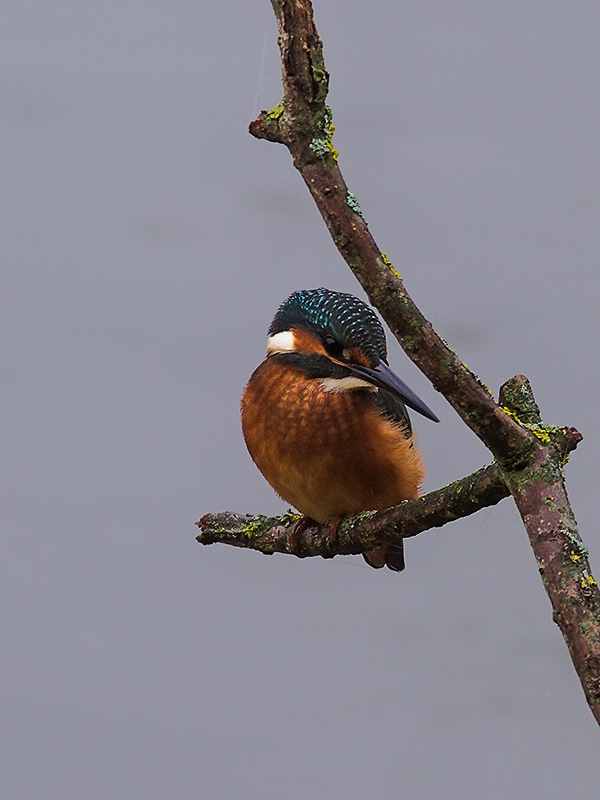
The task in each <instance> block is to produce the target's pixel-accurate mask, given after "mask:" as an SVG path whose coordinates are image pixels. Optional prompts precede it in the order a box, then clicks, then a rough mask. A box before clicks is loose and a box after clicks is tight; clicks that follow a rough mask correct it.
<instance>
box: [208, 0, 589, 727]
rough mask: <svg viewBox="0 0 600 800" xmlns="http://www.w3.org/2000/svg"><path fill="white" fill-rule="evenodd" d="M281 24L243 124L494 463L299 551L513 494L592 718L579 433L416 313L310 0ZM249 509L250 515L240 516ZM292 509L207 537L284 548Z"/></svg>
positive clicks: (408, 528)
mask: <svg viewBox="0 0 600 800" xmlns="http://www.w3.org/2000/svg"><path fill="white" fill-rule="evenodd" d="M271 4H272V6H273V10H274V12H275V16H276V18H277V24H278V29H279V37H278V41H279V48H280V52H281V64H282V76H283V100H282V102H281V104H280V105H278V106H277V107H275V108H274V109H272V110H271V111H263V112H261V114H260V116H259V117H258V119H256V120H254V122H252V123H251V125H250V132H251V133H252V134H253V135H254V136H256V137H257V138H259V139H267V140H269V141H272V142H279V143H281V144H284V145H285V146H286V147H287V148H288V149H289V151H290V153H291V155H292V158H293V161H294V166H295V167H296V168H297V169H298V171H299V172H300V174H301V175H302V177H303V179H304V181H305V183H306V185H307V186H308V189H309V191H310V193H311V195H312V196H313V199H314V200H315V202H316V204H317V206H318V208H319V211H320V212H321V215H322V216H323V219H324V221H325V224H326V225H327V228H328V229H329V232H330V233H331V236H332V238H333V241H334V243H335V245H336V247H337V248H338V250H339V251H340V253H341V255H342V256H343V258H344V259H345V261H346V263H347V264H348V266H349V267H350V269H351V270H352V272H353V273H354V275H355V276H356V278H357V279H358V281H359V282H360V284H361V286H362V287H363V289H364V290H365V292H366V293H367V295H368V297H369V299H370V301H371V303H372V304H373V305H374V306H375V307H376V308H377V309H378V310H379V311H380V313H381V315H382V317H383V318H384V320H385V321H386V322H387V324H388V326H389V327H390V329H391V331H392V332H393V333H394V335H395V336H396V338H397V339H398V341H399V342H400V344H401V346H402V347H403V349H404V350H405V352H406V353H407V355H408V356H409V358H411V359H412V361H413V362H414V363H415V364H416V365H417V366H418V367H419V368H420V369H421V370H422V372H423V373H424V374H425V375H426V376H427V377H428V378H429V380H430V381H431V383H432V384H433V386H434V387H435V388H436V389H437V390H438V391H439V392H441V394H443V395H444V397H445V398H446V400H448V402H449V403H450V404H451V405H452V406H453V408H454V409H455V410H456V411H457V412H458V414H459V415H460V416H461V417H462V419H463V421H464V422H465V424H466V425H468V426H469V428H470V429H471V430H472V431H473V432H474V433H475V434H476V435H477V436H478V437H479V438H480V439H481V440H482V441H483V443H484V444H485V445H486V446H487V447H488V448H489V450H490V451H491V453H492V455H493V456H494V459H495V464H494V465H492V466H491V467H487V468H486V469H485V470H483V471H480V472H479V473H475V474H474V475H473V476H469V477H468V478H464V479H463V480H462V481H457V482H456V483H455V484H452V485H451V486H449V487H446V488H445V489H440V490H438V491H437V492H432V493H430V494H429V495H426V496H425V497H422V498H420V499H418V500H413V501H409V502H406V503H403V504H402V505H400V506H398V507H396V508H394V509H389V510H387V511H381V512H370V513H368V514H364V515H359V517H354V518H351V519H349V520H346V521H345V522H344V523H342V525H341V526H340V530H339V534H338V537H337V538H336V541H335V542H334V543H331V542H329V541H328V540H327V538H326V536H325V535H324V533H323V532H322V531H321V532H319V531H318V530H315V529H310V528H309V529H307V530H305V531H304V533H303V534H302V536H301V537H300V538H299V541H298V542H297V543H296V549H297V551H298V552H296V554H297V555H302V556H307V555H325V556H332V555H335V554H336V553H355V552H362V551H363V550H367V549H370V548H372V547H373V546H374V545H377V544H383V543H386V542H389V543H393V542H397V541H398V540H399V539H402V538H404V537H406V536H409V535H415V533H419V532H420V531H422V530H424V529H425V527H423V526H426V527H433V526H437V525H440V524H444V523H445V522H447V521H450V520H451V519H457V518H458V517H460V516H466V515H467V514H470V513H473V512H474V511H475V510H477V508H481V507H483V506H484V505H490V504H492V503H496V502H498V500H500V499H501V498H502V497H503V496H505V495H506V494H507V493H508V492H510V494H511V495H512V496H513V498H514V500H515V502H516V504H517V507H518V509H519V512H520V514H521V517H522V519H523V522H524V525H525V528H526V530H527V533H528V535H529V540H530V543H531V546H532V548H533V551H534V553H535V557H536V561H537V564H538V568H539V571H540V575H541V577H542V581H543V583H544V587H545V589H546V591H547V593H548V596H549V598H550V602H551V603H552V608H553V617H554V619H555V621H556V622H557V623H558V625H559V627H560V629H561V631H562V634H563V636H564V638H565V641H566V643H567V646H568V648H569V651H570V653H571V657H572V659H573V663H574V666H575V669H576V670H577V673H578V675H579V678H580V680H581V683H582V686H583V689H584V692H585V695H586V698H587V701H588V703H589V705H590V708H591V710H592V713H593V714H594V716H595V717H596V719H597V721H598V722H599V723H600V592H599V590H598V586H597V584H596V581H595V580H594V578H593V576H592V573H591V569H590V566H589V563H588V558H587V552H586V550H585V547H584V545H583V542H582V541H581V539H580V537H579V534H578V532H577V524H576V522H575V518H574V515H573V511H572V509H571V506H570V503H569V500H568V497H567V492H566V488H565V485H564V478H563V466H564V463H565V461H566V458H567V455H568V453H569V452H570V451H572V450H574V449H575V447H576V446H577V444H578V442H579V441H580V440H581V438H582V437H581V434H579V433H578V432H577V431H576V430H575V429H574V428H568V427H565V428H551V427H546V426H544V425H543V424H542V422H541V419H540V416H539V410H538V408H537V405H536V403H535V400H534V398H533V394H532V391H531V387H530V386H529V383H528V381H527V379H526V378H524V377H523V376H516V378H513V379H511V380H510V381H508V382H507V383H506V384H505V385H504V386H503V387H502V390H501V393H500V398H499V403H496V402H495V401H494V399H493V397H492V395H491V393H490V392H489V390H488V389H487V387H486V386H484V385H483V384H482V383H481V382H480V381H479V380H478V378H477V376H476V375H474V374H473V373H472V372H471V371H470V370H469V369H468V368H467V366H466V365H465V364H464V363H463V362H462V361H461V360H460V359H459V358H458V356H457V355H456V353H454V351H453V350H451V349H450V348H449V347H448V345H447V344H446V343H445V342H444V341H443V340H442V339H441V338H440V337H439V336H438V335H437V333H436V332H435V331H434V329H433V327H432V325H431V323H430V322H428V321H427V320H426V319H425V317H424V316H423V315H422V314H421V312H420V311H419V309H418V308H417V307H416V305H415V304H414V302H413V301H412V299H411V298H410V296H409V295H408V293H407V291H406V289H405V287H404V283H403V281H402V279H401V278H400V276H399V274H398V272H397V271H396V270H395V269H394V267H393V265H392V264H391V262H390V261H389V259H388V258H387V256H385V255H384V254H383V253H382V252H381V250H380V249H379V247H378V246H377V244H376V243H375V240H374V239H373V237H372V236H371V233H370V231H369V228H368V225H367V222H366V220H365V219H364V217H363V215H362V212H361V210H360V208H359V206H358V203H357V201H356V198H355V197H354V195H352V194H351V193H350V192H349V191H348V187H347V186H346V183H345V181H344V179H343V177H342V173H341V171H340V169H339V166H338V154H337V152H336V151H335V149H334V146H333V142H332V136H333V121H332V114H331V110H330V109H329V108H328V106H327V105H326V103H325V101H326V97H327V90H328V80H329V76H328V74H327V71H326V69H325V63H324V60H323V48H322V44H321V40H320V39H319V35H318V33H317V30H316V27H315V24H314V19H313V10H312V4H311V3H310V2H309V0H271ZM249 520H250V522H248V521H249ZM289 522H290V519H289V518H286V517H284V518H279V519H277V520H271V519H265V518H260V517H250V518H248V517H237V516H235V515H227V514H218V515H210V514H207V515H205V516H204V517H202V519H201V520H199V523H198V524H199V526H200V527H201V529H202V533H201V534H200V536H199V537H198V540H199V541H201V542H202V543H204V544H210V543H213V542H216V541H220V542H227V543H229V544H233V545H236V546H245V547H253V548H254V549H258V550H261V551H262V552H290V542H289V535H288V534H289V530H288V527H289Z"/></svg>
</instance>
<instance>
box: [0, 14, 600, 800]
mask: <svg viewBox="0 0 600 800" xmlns="http://www.w3.org/2000/svg"><path fill="white" fill-rule="evenodd" d="M316 19H317V24H318V27H319V30H320V33H321V35H322V37H323V39H324V43H325V56H326V60H327V65H328V68H329V70H330V72H331V76H332V77H331V95H330V101H331V105H332V106H333V110H334V119H335V123H336V126H337V131H336V136H335V144H336V146H337V147H338V149H339V150H340V152H341V156H340V163H341V166H342V169H343V171H344V174H345V176H346V179H347V181H348V183H349V186H350V188H351V190H352V191H353V192H354V193H355V194H356V196H357V197H358V200H359V202H360V203H361V206H362V208H363V211H364V213H365V215H366V217H367V219H368V220H369V221H370V225H371V229H372V231H373V233H374V235H375V237H376V239H377V241H378V243H379V245H380V246H381V247H382V249H383V250H384V251H385V252H386V253H387V254H388V255H389V257H390V258H391V259H392V260H393V261H394V263H395V265H396V266H397V268H398V269H399V271H400V273H401V274H402V275H403V277H404V278H405V280H406V283H407V287H408V289H409V291H410V292H411V293H412V294H413V296H414V298H415V300H416V301H417V302H418V304H419V305H420V306H421V308H422V310H423V312H424V313H425V315H426V316H427V317H428V318H430V319H431V320H432V321H433V322H434V323H435V325H436V326H437V327H438V329H439V331H440V333H441V334H442V335H443V336H444V337H445V338H446V339H447V340H448V341H449V342H450V343H451V344H452V346H454V347H455V349H457V350H458V352H459V353H460V355H461V357H463V358H464V360H465V361H466V362H467V363H468V364H469V365H470V366H471V367H472V368H474V369H475V370H476V372H477V373H478V374H479V375H480V377H481V378H482V379H483V380H484V381H485V382H486V383H487V384H488V385H489V386H490V387H492V388H493V389H494V390H497V389H498V387H499V385H500V384H501V383H502V382H503V381H504V380H505V379H507V378H508V377H510V376H511V375H513V374H515V373H517V372H524V373H525V374H526V375H528V376H529V378H530V379H531V381H532V383H533V386H534V389H535V392H536V396H537V399H538V402H539V404H540V405H541V407H542V410H543V414H544V418H545V420H546V421H547V422H552V423H556V424H569V425H575V426H577V427H578V428H579V429H580V430H581V431H582V432H583V434H584V436H585V440H584V442H583V444H582V445H581V446H580V449H579V450H578V451H577V453H575V454H574V455H573V456H572V458H571V463H570V464H569V466H568V469H567V477H568V482H569V490H570V495H571V499H572V501H573V503H574V507H575V511H576V515H577V517H578V520H579V523H580V526H581V531H582V534H583V536H584V539H585V541H586V543H587V545H588V547H589V549H590V551H591V556H592V563H595V564H596V569H597V570H599V571H600V567H598V565H599V564H600V542H599V539H598V532H597V531H598V527H597V516H598V515H597V503H598V475H599V464H598V452H599V449H600V441H599V437H600V423H599V420H598V411H597V405H598V402H597V398H598V396H599V393H600V386H599V380H598V358H597V351H598V343H599V338H600V326H599V324H598V313H597V308H598V294H599V293H598V289H599V282H598V252H599V250H600V247H599V245H600V242H599V238H600V225H599V224H598V212H599V210H600V188H599V187H600V174H599V171H600V170H599V167H600V163H599V152H600V151H599V147H598V143H599V142H600V112H599V102H598V95H599V90H600V48H598V30H599V25H600V6H599V5H598V4H596V3H591V2H577V0H576V1H575V2H571V3H559V2H553V1H552V0H550V1H548V0H546V1H545V2H528V3H522V2H519V3H517V2H506V3H502V4H499V3H487V2H485V3H482V2H474V1H473V2H468V1H467V0H456V2H438V3H435V2H426V1H425V2H423V0H421V2H419V3H407V2H404V3H396V2H392V1H391V0H386V1H385V2H379V3H376V4H371V3H366V2H357V0H354V2H346V3H343V2H341V1H340V0H319V2H317V8H316ZM275 35H276V32H275V24H274V20H273V19H272V13H271V9H270V6H269V4H268V3H267V0H260V2H259V0H251V1H250V2H230V1H229V0H221V2H219V3H210V4H209V3H201V2H191V1H186V0H179V1H175V0H172V2H158V0H154V1H153V2H150V1H148V2H141V1H139V2H135V1H134V0H121V2H118V3H117V2H114V0H106V1H105V2H103V3H85V2H84V3H82V2H75V1H74V0H72V1H71V2H68V0H57V1H56V2H54V3H39V2H38V3H35V2H27V0H18V2H17V1H16V0H5V2H4V3H3V4H2V25H1V26H0V65H1V68H0V74H1V78H0V86H1V97H0V100H1V103H0V136H1V141H2V145H1V148H0V164H1V166H0V169H1V176H0V183H1V186H2V192H1V196H2V201H1V202H2V208H1V213H0V226H1V240H2V245H1V249H2V262H3V266H2V278H1V284H0V288H1V291H0V303H1V310H0V316H1V324H2V366H1V371H2V455H3V458H2V472H3V475H2V494H3V499H2V504H1V508H2V539H1V542H2V545H1V546H2V556H1V565H2V566H1V570H2V575H1V579H0V586H1V590H0V591H1V595H2V608H3V615H2V647H1V659H2V668H1V673H2V711H1V715H2V728H3V746H2V759H3V762H4V763H3V764H2V767H1V775H2V778H1V781H2V784H3V788H2V797H3V798H8V799H9V800H25V799H26V798H27V800H29V799H30V798H31V799H32V800H33V798H35V799H36V800H37V799H38V798H39V799H40V800H41V798H44V799H45V798H55V797H56V798H66V797H69V798H86V800H96V799H98V800H113V799H115V800H116V799H117V798H118V799H119V800H121V799H124V798H127V799H129V798H144V800H154V799H155V798H167V797H169V798H170V797H175V798H178V799H179V798H180V799H181V800H186V799H187V798H198V797H202V798H204V797H206V798H218V799H219V800H220V799H221V798H266V799H267V800H271V798H273V799H276V798H277V799H279V798H291V799H292V800H296V798H311V800H315V799H316V800H319V799H320V798H352V799H354V798H357V799H358V798H365V797H377V798H392V797H393V798H396V797H404V798H411V800H412V799H414V800H420V799H421V798H423V800H426V799H427V800H428V799H429V798H432V797H440V798H448V799H450V800H454V798H456V799H457V800H458V798H460V799H461V800H470V799H471V798H490V799H491V800H495V798H498V800H500V799H502V800H505V799H506V798H532V797H544V798H562V797H564V796H565V795H566V793H567V792H569V793H570V794H574V793H576V794H578V795H580V796H584V794H586V793H587V796H590V797H591V796H595V794H596V792H597V791H598V786H600V757H599V744H600V741H599V739H600V737H599V735H598V729H597V726H596V725H595V723H594V721H593V719H592V716H591V714H590V713H589V711H588V710H587V707H586V705H585V702H584V699H583V695H582V692H581V689H580V687H579V684H578V681H577V678H576V676H575V674H574V672H573V669H572V667H571V666H570V662H569V658H568V654H567V651H566V648H565V646H564V644H563V643H562V640H561V638H560V635H559V633H558V630H557V628H556V627H555V626H554V624H553V623H552V621H551V615H550V607H549V603H548V600H547V599H546V596H545V594H544V592H543V589H542V586H541V583H540V580H539V578H538V574H537V570H536V567H535V563H534V559H533V556H532V554H531V551H530V548H529V545H528V542H527V538H526V535H525V533H524V531H523V528H522V526H521V524H520V521H519V518H518V516H517V514H516V512H515V510H514V507H513V506H512V504H511V502H509V501H504V502H503V503H502V504H501V505H500V506H498V507H496V508H494V509H493V510H486V511H484V512H482V513H480V514H478V515H477V516H476V517H474V518H471V519H469V520H465V521H461V522H459V523H455V524H453V525H452V526H449V527H446V528H444V529H443V530H437V531H433V532H429V533H426V534H424V535H423V536H421V537H419V538H418V539H416V540H414V541H412V542H410V543H409V544H408V546H407V561H408V568H407V570H406V572H405V573H403V574H402V575H395V574H392V573H390V572H387V571H381V572H375V571H373V570H371V569H369V568H368V567H366V566H365V565H364V564H363V562H362V560H361V559H358V558H357V559H352V558H346V559H335V560H334V561H330V562H326V561H323V560H305V561H300V560H297V559H293V558H289V557H283V556H275V557H272V558H266V557H264V556H261V555H258V554H255V553H251V552H243V551H237V550H234V549H230V548H225V547H220V546H214V547H210V548H202V547H200V546H199V545H198V544H196V542H195V541H194V537H195V534H196V529H195V527H194V525H193V523H194V520H195V519H196V518H197V517H198V516H199V515H200V514H201V513H204V512H206V511H209V510H214V511H217V510H224V509H229V510H238V511H251V512H268V513H272V512H279V511H280V510H282V508H283V505H282V503H281V502H280V501H278V499H277V498H276V497H275V496H274V495H273V493H272V492H271V490H270V489H269V487H268V486H267V485H266V484H265V482H264V481H263V479H262V478H261V476H260V474H259V473H258V472H257V471H256V469H255V468H254V467H253V465H252V463H251V461H250V459H249V457H248V456H247V454H246V451H245V448H244V444H243V441H242V437H241V433H240V427H239V419H238V403H239V396H240V393H241V391H242V388H243V385H244V383H245V381H246V380H247V378H248V376H249V375H250V373H251V371H252V370H253V369H254V367H255V366H256V365H257V364H258V363H259V362H260V360H261V359H262V357H263V351H264V344H265V333H266V328H267V326H268V323H269V322H270V319H271V317H272V315H273V313H274V312H275V309H276V307H277V305H278V304H279V303H280V302H281V301H282V300H283V299H284V298H285V297H287V295H288V294H289V293H290V292H291V291H293V290H294V289H298V288H306V287H315V286H321V285H325V286H328V287H330V288H333V289H338V290H345V291H351V292H356V293H357V294H360V291H359V289H358V286H357V284H356V282H355V281H354V279H353V277H352V276H351V274H350V273H349V271H348V270H347V268H346V267H345V265H344V264H343V263H342V261H341V259H340V257H339V256H338V254H337V252H336V251H335V249H334V247H333V245H332V243H331V241H330V240H329V238H328V234H327V232H326V230H325V227H324V225H323V223H322V222H321V220H320V218H319V216H318V215H317V212H316V210H315V209H314V208H313V206H312V204H311V201H310V198H309V197H308V193H307V191H306V190H305V188H304V186H303V185H302V183H301V180H300V178H299V176H298V175H297V174H295V173H294V171H293V168H292V167H291V164H290V159H289V156H288V154H287V152H286V151H285V150H284V148H282V147H278V146H276V145H272V144H268V143H265V142H258V141H256V140H254V139H252V138H251V137H250V136H249V135H248V134H247V132H246V129H247V124H248V122H249V121H250V119H251V118H252V117H253V116H255V115H256V114H257V112H258V110H259V109H260V108H261V107H262V108H265V107H267V108H269V107H271V106H273V105H275V104H276V103H277V102H278V101H279V99H280V84H279V65H278V61H277V56H278V54H277V50H276V45H275ZM391 362H392V365H393V366H394V367H395V369H396V370H397V371H398V372H399V373H400V374H401V375H402V377H403V378H404V379H405V380H407V382H408V383H409V384H410V385H411V386H412V387H413V388H414V389H415V390H416V391H417V392H418V393H419V394H420V395H421V396H422V397H423V398H424V399H425V400H426V402H427V403H429V404H430V405H431V406H432V407H433V408H434V409H435V410H436V412H437V413H438V414H439V415H440V417H441V418H442V424H441V425H433V424H431V423H429V422H428V421H427V420H424V419H417V420H415V424H416V428H417V435H418V438H419V442H420V445H421V447H422V448H423V450H424V452H425V456H426V460H427V464H428V477H427V482H426V488H434V487H436V486H439V485H441V484H443V483H444V482H446V481H449V480H451V479H454V478H457V477H460V476H462V475H463V474H466V473H467V472H468V471H471V470H473V469H475V468H477V467H479V466H480V465H481V464H483V463H486V462H487V461H488V460H489V459H488V456H487V454H486V452H485V450H484V448H483V447H482V446H481V445H480V444H479V443H478V441H477V440H476V439H475V438H474V437H473V435H472V434H471V433H470V432H469V431H468V430H467V429H466V428H465V427H464V426H463V425H462V424H461V423H460V421H459V420H458V418H457V417H456V415H455V414H454V412H453V411H452V410H451V409H450V408H449V407H448V406H447V405H446V404H445V402H444V401H443V399H442V398H441V397H439V396H436V394H435V392H434V391H433V389H432V388H431V387H430V386H429V385H428V384H427V382H426V381H425V379H424V378H423V377H422V376H421V375H420V373H418V371H417V370H416V369H415V368H414V367H413V366H412V365H411V364H410V363H409V362H408V360H407V359H406V358H405V356H404V355H403V354H402V352H401V350H400V348H399V347H398V346H397V345H396V344H395V343H394V344H392V345H391Z"/></svg>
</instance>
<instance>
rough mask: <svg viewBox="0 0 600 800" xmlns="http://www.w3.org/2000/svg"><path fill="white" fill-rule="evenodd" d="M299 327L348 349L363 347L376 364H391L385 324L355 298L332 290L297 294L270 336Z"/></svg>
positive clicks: (281, 312) (279, 314)
mask: <svg viewBox="0 0 600 800" xmlns="http://www.w3.org/2000/svg"><path fill="white" fill-rule="evenodd" d="M296 327H301V328H308V329H309V330H311V331H313V332H314V333H316V334H317V335H318V336H321V337H322V336H325V335H330V336H333V337H334V338H335V339H336V341H337V342H339V343H340V345H342V346H343V347H344V348H352V347H360V348H361V350H362V351H363V352H364V353H365V355H366V356H368V357H370V358H371V359H372V360H373V362H375V363H376V362H378V361H380V360H381V361H387V347H386V342H385V333H384V330H383V327H382V325H381V322H379V320H378V319H377V316H376V315H375V313H374V311H373V310H372V309H371V308H369V306H368V305H367V304H366V303H363V301H362V300H359V299H358V297H354V295H351V294H344V293H343V292H332V291H331V290H330V289H302V290H301V291H298V292H294V293H293V294H292V295H290V296H289V297H288V299H287V300H286V301H285V302H284V303H282V305H281V306H280V307H279V310H278V311H277V314H275V318H274V319H273V322H272V323H271V326H270V328H269V336H273V335H275V334H277V333H280V332H282V331H289V330H291V329H292V328H296Z"/></svg>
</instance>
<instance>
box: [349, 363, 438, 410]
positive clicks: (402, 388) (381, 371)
mask: <svg viewBox="0 0 600 800" xmlns="http://www.w3.org/2000/svg"><path fill="white" fill-rule="evenodd" d="M344 366H345V367H346V368H347V369H349V370H350V371H351V372H352V373H353V374H354V375H356V376H357V377H358V378H362V379H363V380H365V381H367V382H368V383H370V384H372V385H373V386H377V388H378V389H384V390H385V391H386V392H389V393H390V394H393V395H395V396H396V397H398V398H399V399H400V400H402V402H403V403H405V404H406V405H407V406H408V407H409V408H412V409H413V410H414V411H418V412H419V414H422V415H423V416H424V417H427V419H431V420H433V422H439V419H438V418H437V417H436V415H435V414H434V413H433V411H432V410H431V409H430V408H429V406H426V405H425V403H424V402H423V401H422V400H421V398H420V397H417V395H416V394H415V393H414V392H413V390H412V389H410V388H409V387H408V386H407V385H406V384H405V383H404V381H401V380H400V378H399V377H398V376H397V375H396V373H395V372H392V370H391V369H390V368H389V367H388V365H387V364H386V363H385V362H384V361H380V362H379V364H378V365H377V366H376V367H375V368H374V369H371V367H363V365H362V364H344Z"/></svg>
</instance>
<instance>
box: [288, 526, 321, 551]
mask: <svg viewBox="0 0 600 800" xmlns="http://www.w3.org/2000/svg"><path fill="white" fill-rule="evenodd" d="M311 525H317V523H316V522H315V521H314V519H312V518H311V517H300V519H299V520H296V522H294V524H293V525H292V527H291V528H290V532H289V533H288V544H289V546H290V550H291V551H292V553H296V555H298V540H299V539H300V536H301V535H302V534H303V533H304V531H305V530H306V529H307V528H310V526H311Z"/></svg>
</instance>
